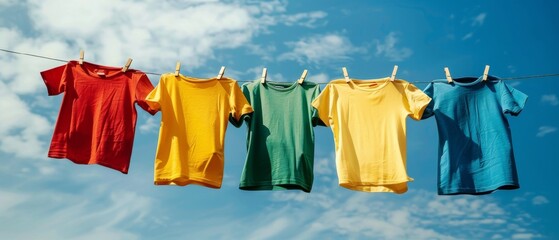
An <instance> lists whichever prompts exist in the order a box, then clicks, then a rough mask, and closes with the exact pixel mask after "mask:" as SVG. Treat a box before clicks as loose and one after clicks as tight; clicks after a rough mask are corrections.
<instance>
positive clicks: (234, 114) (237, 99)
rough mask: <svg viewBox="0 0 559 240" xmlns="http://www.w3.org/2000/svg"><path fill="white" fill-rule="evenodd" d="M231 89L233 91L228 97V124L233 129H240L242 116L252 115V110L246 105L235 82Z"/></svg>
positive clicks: (243, 96)
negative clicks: (233, 127) (229, 123)
mask: <svg viewBox="0 0 559 240" xmlns="http://www.w3.org/2000/svg"><path fill="white" fill-rule="evenodd" d="M232 87H233V89H232V91H231V94H230V95H229V106H230V111H229V116H230V117H229V122H231V124H233V126H235V127H240V126H241V125H242V124H243V122H242V120H243V116H244V115H247V114H249V113H252V112H253V111H254V110H253V109H252V107H251V106H250V104H249V103H248V101H247V99H246V97H245V95H244V94H243V92H242V91H241V88H240V87H239V85H238V84H237V82H235V83H234V86H232Z"/></svg>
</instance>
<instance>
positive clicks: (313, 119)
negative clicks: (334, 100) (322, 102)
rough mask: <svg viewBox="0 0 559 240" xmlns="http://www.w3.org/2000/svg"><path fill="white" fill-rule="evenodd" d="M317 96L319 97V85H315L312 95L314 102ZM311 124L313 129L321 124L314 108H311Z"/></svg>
mask: <svg viewBox="0 0 559 240" xmlns="http://www.w3.org/2000/svg"><path fill="white" fill-rule="evenodd" d="M319 95H320V85H318V84H317V85H316V87H315V88H314V92H313V94H312V100H313V101H314V100H315V99H316V98H317V97H318V96H319ZM311 103H312V102H311ZM311 122H312V126H313V127H315V126H317V125H320V122H321V120H320V116H318V110H316V108H314V107H311ZM322 125H324V124H322Z"/></svg>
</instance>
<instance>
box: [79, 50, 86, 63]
mask: <svg viewBox="0 0 559 240" xmlns="http://www.w3.org/2000/svg"><path fill="white" fill-rule="evenodd" d="M84 55H85V53H84V51H83V50H80V60H79V61H78V63H80V65H82V64H83V59H84Z"/></svg>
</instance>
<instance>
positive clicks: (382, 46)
mask: <svg viewBox="0 0 559 240" xmlns="http://www.w3.org/2000/svg"><path fill="white" fill-rule="evenodd" d="M398 41H399V39H398V37H397V34H396V33H395V32H390V33H389V34H388V35H387V36H386V37H385V38H384V41H383V42H381V41H379V40H376V50H377V51H376V55H377V56H383V57H385V58H387V59H388V60H389V61H393V62H401V61H403V60H405V59H406V58H409V57H410V56H411V55H412V54H413V51H412V50H411V49H410V48H406V47H401V48H399V47H397V46H396V44H397V43H398Z"/></svg>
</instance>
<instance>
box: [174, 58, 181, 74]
mask: <svg viewBox="0 0 559 240" xmlns="http://www.w3.org/2000/svg"><path fill="white" fill-rule="evenodd" d="M180 73H181V62H180V61H177V65H175V77H178V76H179V75H180Z"/></svg>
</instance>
